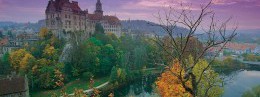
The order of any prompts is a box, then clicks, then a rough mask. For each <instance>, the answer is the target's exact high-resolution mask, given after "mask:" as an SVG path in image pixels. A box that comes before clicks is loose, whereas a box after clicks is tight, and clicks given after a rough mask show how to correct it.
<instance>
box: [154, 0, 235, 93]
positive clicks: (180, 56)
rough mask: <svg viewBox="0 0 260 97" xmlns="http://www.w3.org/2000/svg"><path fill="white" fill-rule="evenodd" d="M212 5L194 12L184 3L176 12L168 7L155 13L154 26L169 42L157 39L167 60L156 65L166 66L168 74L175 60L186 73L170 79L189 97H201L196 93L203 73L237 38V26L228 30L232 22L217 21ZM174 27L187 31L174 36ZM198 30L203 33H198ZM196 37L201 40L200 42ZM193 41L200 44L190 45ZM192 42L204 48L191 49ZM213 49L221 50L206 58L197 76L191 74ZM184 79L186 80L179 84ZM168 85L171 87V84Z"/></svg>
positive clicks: (209, 4)
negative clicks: (180, 27) (205, 62)
mask: <svg viewBox="0 0 260 97" xmlns="http://www.w3.org/2000/svg"><path fill="white" fill-rule="evenodd" d="M212 4H213V3H212V0H211V1H210V2H209V3H207V4H205V5H204V4H202V5H201V7H200V10H199V12H194V10H192V8H191V7H192V6H191V5H187V6H185V4H183V3H181V4H180V6H179V7H178V9H176V7H172V6H171V7H169V8H167V9H165V10H163V12H158V15H157V16H156V18H157V19H158V21H159V24H158V25H153V26H159V27H161V28H162V29H164V32H165V35H166V37H167V39H168V41H167V42H165V41H163V39H162V38H161V37H159V36H158V35H157V40H156V42H157V44H158V45H160V47H161V48H162V49H163V52H164V54H165V56H167V60H166V62H165V61H164V60H162V61H161V62H160V63H158V64H159V65H163V66H165V67H166V71H170V72H171V70H170V69H171V68H173V65H171V60H173V59H177V60H178V62H179V65H180V67H181V68H182V69H181V70H184V71H185V72H180V73H179V74H171V75H172V76H176V77H177V79H178V80H180V81H181V82H180V83H182V84H181V85H182V87H183V88H184V89H185V91H187V92H189V94H191V95H192V96H194V97H195V96H199V95H200V96H201V95H202V94H200V92H199V91H200V90H199V89H200V87H199V85H200V84H202V81H203V77H204V74H205V72H206V71H208V70H209V69H210V67H211V64H212V62H213V60H214V59H215V57H216V56H217V55H218V54H219V52H220V51H221V50H222V49H223V48H224V47H225V45H226V44H227V42H229V41H231V40H232V39H233V38H234V37H235V36H236V29H237V26H236V25H234V27H233V28H232V27H230V26H232V25H230V21H231V18H228V19H227V20H226V21H224V22H220V21H218V20H216V18H215V13H214V11H213V10H211V6H212ZM205 24H206V25H205ZM177 26H182V27H184V28H186V29H187V30H184V31H183V32H176V29H177ZM228 27H230V29H231V30H229V32H228V31H227V29H228ZM198 30H200V31H202V32H203V33H200V34H199V33H197V32H198ZM199 37H204V38H203V39H202V38H199ZM196 38H198V40H199V41H201V42H196V41H193V40H194V39H196ZM202 40H203V41H202ZM192 41H193V43H196V44H198V45H201V46H203V47H202V48H201V46H192V45H191V43H192ZM193 43H192V44H193ZM214 46H220V48H221V49H220V50H219V51H217V52H216V54H215V55H213V56H209V57H208V60H209V62H208V63H209V65H207V66H206V67H205V68H204V69H202V71H201V72H200V73H199V74H196V73H195V72H193V71H194V69H196V66H197V65H201V64H198V63H199V61H200V60H201V59H204V56H205V54H206V53H207V51H208V50H209V49H210V48H211V47H214ZM199 47H200V48H199ZM194 52H195V54H194ZM187 55H192V57H193V62H192V64H190V63H188V62H186V60H187V59H188V57H186V56H187ZM199 67H200V66H199ZM183 73H184V74H183ZM183 78H184V79H185V80H182V79H183ZM189 82H190V83H191V86H189V85H187V83H189ZM168 85H170V86H172V84H168ZM207 93H208V92H205V94H204V96H205V97H207V95H208V94H207ZM204 96H202V97H204Z"/></svg>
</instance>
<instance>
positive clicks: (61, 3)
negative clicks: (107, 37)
mask: <svg viewBox="0 0 260 97" xmlns="http://www.w3.org/2000/svg"><path fill="white" fill-rule="evenodd" d="M45 14H46V27H47V28H48V29H50V30H51V31H53V33H54V34H55V35H56V36H58V37H67V36H69V32H79V31H81V32H84V35H85V37H89V36H90V35H92V34H94V30H95V25H96V24H97V23H100V24H101V25H102V26H103V28H104V30H105V33H109V32H111V33H114V34H116V35H117V36H120V33H121V24H120V20H119V19H118V18H117V17H116V16H108V15H104V14H103V9H102V3H101V1H100V0H97V3H96V10H95V12H94V13H93V14H91V13H89V12H88V9H86V10H82V9H81V8H80V7H79V5H78V2H77V1H70V0H50V1H49V3H48V6H47V8H46V11H45Z"/></svg>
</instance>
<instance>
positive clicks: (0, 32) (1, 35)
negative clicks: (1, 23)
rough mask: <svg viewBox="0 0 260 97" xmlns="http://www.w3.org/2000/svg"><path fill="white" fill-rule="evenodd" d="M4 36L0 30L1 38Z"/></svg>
mask: <svg viewBox="0 0 260 97" xmlns="http://www.w3.org/2000/svg"><path fill="white" fill-rule="evenodd" d="M2 38H4V35H3V32H2V31H1V30H0V39H2Z"/></svg>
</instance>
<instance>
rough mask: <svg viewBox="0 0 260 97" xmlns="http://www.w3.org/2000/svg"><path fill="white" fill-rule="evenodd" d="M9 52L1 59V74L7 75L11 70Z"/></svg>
mask: <svg viewBox="0 0 260 97" xmlns="http://www.w3.org/2000/svg"><path fill="white" fill-rule="evenodd" d="M9 56H10V54H9V53H6V54H4V55H3V57H2V58H1V59H0V70H1V71H0V75H6V74H9V73H10V71H11V65H10V61H9V59H8V58H9Z"/></svg>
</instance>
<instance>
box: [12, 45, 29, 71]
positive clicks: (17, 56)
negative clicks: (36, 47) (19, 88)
mask: <svg viewBox="0 0 260 97" xmlns="http://www.w3.org/2000/svg"><path fill="white" fill-rule="evenodd" d="M31 59H34V57H33V56H32V55H31V54H30V53H28V52H27V51H26V50H25V49H19V50H17V51H14V52H12V53H11V54H10V57H9V60H10V63H11V66H12V67H13V68H14V70H15V71H19V70H25V69H26V67H27V65H28V63H29V61H30V60H31Z"/></svg>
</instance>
